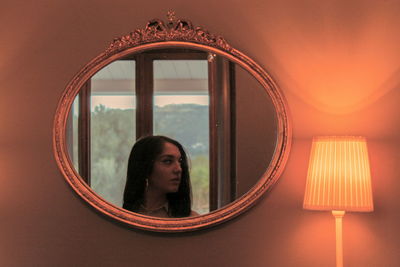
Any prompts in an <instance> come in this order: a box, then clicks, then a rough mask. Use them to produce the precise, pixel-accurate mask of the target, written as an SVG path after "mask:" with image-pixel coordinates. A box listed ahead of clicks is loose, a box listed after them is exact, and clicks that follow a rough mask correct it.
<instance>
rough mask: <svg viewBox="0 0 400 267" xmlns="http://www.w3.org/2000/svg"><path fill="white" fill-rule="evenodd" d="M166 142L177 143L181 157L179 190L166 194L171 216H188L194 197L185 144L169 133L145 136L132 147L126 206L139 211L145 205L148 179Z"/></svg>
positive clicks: (128, 208)
mask: <svg viewBox="0 0 400 267" xmlns="http://www.w3.org/2000/svg"><path fill="white" fill-rule="evenodd" d="M165 143H171V144H173V145H175V146H176V147H177V148H178V149H179V152H180V153H181V158H182V162H181V169H182V174H181V182H180V184H179V188H178V191H177V192H175V193H167V199H168V205H169V209H168V212H169V215H170V216H171V217H187V216H189V215H190V212H191V204H192V203H191V202H192V201H191V199H192V198H191V187H190V175H189V166H188V159H187V156H186V153H185V150H184V149H183V147H182V145H181V144H180V143H178V142H177V141H175V140H173V139H171V138H169V137H166V136H147V137H143V138H141V139H139V140H138V141H137V142H136V143H135V145H134V146H133V147H132V150H131V153H130V155H129V161H128V174H127V179H126V184H125V191H124V204H123V208H124V209H127V210H130V211H133V212H138V211H139V209H140V206H141V205H143V204H144V192H145V188H146V179H147V178H148V177H150V175H151V173H152V171H153V166H154V161H155V159H156V158H157V156H159V155H160V154H161V153H162V151H163V148H164V144H165Z"/></svg>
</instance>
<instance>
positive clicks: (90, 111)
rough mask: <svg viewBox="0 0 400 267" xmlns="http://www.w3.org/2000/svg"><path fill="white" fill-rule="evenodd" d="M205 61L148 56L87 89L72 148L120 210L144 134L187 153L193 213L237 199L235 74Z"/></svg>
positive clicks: (80, 166) (88, 176) (118, 66)
mask: <svg viewBox="0 0 400 267" xmlns="http://www.w3.org/2000/svg"><path fill="white" fill-rule="evenodd" d="M207 57H209V55H208V54H207V53H206V52H200V51H192V50H174V51H168V52H165V50H163V51H151V52H144V53H140V54H135V55H133V56H129V57H127V58H124V59H121V60H118V61H115V62H113V63H111V64H109V65H108V66H107V67H105V68H103V69H102V70H100V71H99V72H98V73H97V74H95V75H94V76H93V77H92V78H91V79H90V81H88V82H87V83H86V84H85V86H84V87H83V88H82V90H81V92H80V94H79V97H77V99H76V101H75V103H74V105H73V109H72V112H71V117H72V118H73V120H72V122H73V123H70V127H71V129H72V131H70V132H71V134H70V135H69V136H70V139H71V142H70V144H72V145H71V147H70V148H69V149H70V150H71V151H70V152H71V153H70V154H71V155H73V156H72V160H73V162H74V165H75V167H76V169H77V170H78V171H79V173H80V175H81V176H82V177H83V178H84V179H85V180H86V181H87V182H88V183H89V185H90V186H91V187H92V188H93V189H94V190H95V191H96V192H97V193H98V194H99V195H100V196H102V197H103V198H105V199H106V200H107V201H110V202H112V203H113V204H115V205H118V206H121V204H122V195H123V189H124V186H125V179H126V167H127V166H126V165H127V160H128V156H129V152H130V149H131V147H132V145H133V143H134V142H135V139H137V138H139V137H140V136H145V135H149V134H157V135H166V136H169V137H172V138H174V139H176V140H178V141H179V142H180V143H182V145H183V146H184V147H185V148H186V150H187V152H188V154H189V157H190V160H191V179H192V189H193V209H194V210H196V211H198V212H200V213H206V212H208V211H210V210H215V209H217V208H219V207H222V206H224V205H226V204H227V203H229V202H231V201H232V200H234V199H235V198H236V180H235V173H236V169H235V149H234V147H235V145H234V143H235V131H233V130H231V129H234V128H235V121H234V118H235V114H234V110H235V107H234V103H235V101H234V86H233V85H234V75H233V71H234V69H233V65H232V64H230V63H229V62H228V61H227V60H224V59H222V58H220V57H211V58H213V60H207ZM209 58H210V57H209Z"/></svg>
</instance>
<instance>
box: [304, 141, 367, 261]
mask: <svg viewBox="0 0 400 267" xmlns="http://www.w3.org/2000/svg"><path fill="white" fill-rule="evenodd" d="M303 208H304V209H310V210H330V211H332V214H333V216H334V217H335V225H336V266H337V267H341V266H343V240H342V218H343V216H344V214H345V212H346V211H363V212H368V211H373V202H372V189H371V174H370V167H369V161H368V150H367V142H366V139H365V138H364V137H360V136H320V137H314V138H313V141H312V146H311V155H310V162H309V167H308V174H307V183H306V190H305V195H304V203H303Z"/></svg>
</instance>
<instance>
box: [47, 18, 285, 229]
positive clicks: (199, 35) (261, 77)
mask: <svg viewBox="0 0 400 267" xmlns="http://www.w3.org/2000/svg"><path fill="white" fill-rule="evenodd" d="M172 47H174V48H176V47H178V48H191V49H198V50H203V51H207V52H209V53H215V54H218V55H221V56H224V57H226V58H228V59H229V60H231V61H232V62H234V63H237V64H239V65H240V66H241V67H242V68H244V69H245V70H247V71H248V72H249V73H250V74H251V75H253V76H254V77H255V78H256V79H257V80H258V82H259V83H260V84H261V85H262V86H263V88H264V89H265V91H266V93H267V94H268V95H269V97H270V98H271V101H272V103H273V105H274V107H275V111H276V114H277V129H278V131H277V140H276V148H275V153H274V155H273V158H272V160H271V163H270V165H269V166H268V168H267V170H266V171H265V173H264V174H263V176H262V177H261V178H260V179H259V181H258V182H257V183H256V185H255V186H253V187H252V188H251V189H250V190H249V191H248V192H247V193H246V194H244V195H243V196H242V197H240V198H239V199H237V200H235V201H234V202H232V203H230V204H229V205H227V206H225V207H223V208H221V209H218V210H216V211H213V212H210V213H208V214H204V215H201V216H196V217H188V218H179V219H174V218H173V219H169V218H168V219H165V218H155V217H149V216H145V215H141V214H138V213H133V212H130V211H127V210H125V209H123V208H120V207H116V206H114V205H112V204H111V203H109V202H107V201H105V200H104V199H103V198H101V197H100V196H99V195H98V194H97V193H96V192H94V191H93V190H92V189H91V188H90V187H89V186H88V185H87V183H85V182H84V180H83V179H82V178H81V177H80V175H79V174H78V173H77V171H76V170H75V168H74V166H73V164H72V163H71V160H70V157H69V156H68V150H67V140H66V125H67V119H68V115H69V112H70V110H71V106H72V103H73V101H74V99H75V96H76V95H77V94H78V92H79V90H80V89H81V87H82V86H83V85H84V83H85V82H86V81H87V80H88V79H90V77H92V76H93V75H94V74H95V73H96V72H97V71H99V70H100V69H101V68H103V67H104V66H106V65H107V64H109V63H111V62H113V61H114V60H116V59H119V58H122V57H124V56H126V55H128V54H131V53H136V52H141V51H144V50H149V49H159V48H172ZM290 142H291V127H290V124H289V118H288V110H287V105H286V102H285V100H284V97H283V95H282V93H281V92H280V90H279V88H278V87H277V85H276V84H275V82H274V81H273V80H272V79H271V77H270V76H269V75H268V73H267V72H266V71H265V70H264V69H263V68H261V67H260V66H259V65H258V64H257V63H255V62H254V61H253V60H252V59H250V58H249V57H247V56H246V55H244V54H243V53H241V52H240V51H238V50H236V49H235V48H233V47H231V46H230V45H229V44H228V43H227V42H226V41H225V40H224V39H223V38H222V37H220V36H216V35H213V34H211V33H209V32H208V31H206V30H204V29H203V28H201V27H193V25H192V23H191V22H190V21H188V20H183V19H179V20H177V19H175V16H174V13H173V12H169V13H168V22H167V23H164V22H163V21H161V20H158V19H154V20H151V21H150V22H148V24H147V26H146V27H145V28H144V29H137V30H135V31H133V32H131V33H130V34H128V35H126V36H122V37H120V38H117V39H115V40H114V41H113V42H112V43H111V45H110V46H109V47H108V48H107V49H106V50H105V51H104V52H103V53H101V54H100V55H99V56H97V57H96V58H94V59H93V60H92V61H90V62H89V63H88V64H87V65H86V66H85V67H84V68H83V69H81V70H80V71H79V72H78V73H77V74H76V75H75V77H74V78H73V79H72V80H71V81H70V82H69V84H68V85H67V87H66V89H65V90H64V92H63V94H62V97H61V99H60V101H59V103H58V107H57V111H56V115H55V120H54V128H53V148H54V155H55V158H56V161H57V164H58V167H59V168H60V170H61V172H62V174H63V175H64V177H65V179H66V181H67V182H68V183H69V184H70V186H71V187H72V188H73V189H74V190H75V191H76V193H77V194H78V195H79V196H80V197H82V198H83V199H84V200H85V201H86V202H87V203H89V204H90V205H91V206H93V207H94V208H95V209H97V210H98V211H100V212H101V213H102V214H104V215H106V216H109V217H111V218H113V219H115V220H117V221H120V222H123V223H126V224H128V225H131V226H134V227H137V228H140V229H145V230H150V231H157V232H183V231H193V230H197V229H202V228H206V227H210V226H213V225H216V224H219V223H222V222H225V221H227V220H229V219H232V218H234V217H236V216H238V215H239V214H241V213H242V212H244V211H245V210H247V209H249V208H250V207H251V206H252V205H254V203H255V202H256V201H257V200H258V199H260V197H261V196H262V195H263V194H264V193H265V192H266V191H268V190H269V189H270V188H271V187H272V185H273V184H274V183H275V182H276V181H277V180H278V178H279V176H280V175H281V173H282V171H283V169H284V166H285V163H286V160H287V157H288V155H289V150H290Z"/></svg>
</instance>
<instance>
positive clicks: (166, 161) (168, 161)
mask: <svg viewBox="0 0 400 267" xmlns="http://www.w3.org/2000/svg"><path fill="white" fill-rule="evenodd" d="M162 163H164V164H171V163H172V160H171V159H164V160H163V161H162Z"/></svg>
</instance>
